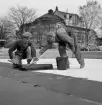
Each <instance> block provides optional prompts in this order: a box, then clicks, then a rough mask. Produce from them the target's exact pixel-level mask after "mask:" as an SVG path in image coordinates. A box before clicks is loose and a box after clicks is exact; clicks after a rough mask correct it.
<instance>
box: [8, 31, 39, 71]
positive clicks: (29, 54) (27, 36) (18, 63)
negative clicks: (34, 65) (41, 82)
mask: <svg viewBox="0 0 102 105" xmlns="http://www.w3.org/2000/svg"><path fill="white" fill-rule="evenodd" d="M31 38H32V34H31V33H30V32H25V33H23V35H22V39H19V40H17V41H15V42H14V43H13V44H12V46H11V47H10V48H9V50H8V53H9V57H10V59H11V60H12V63H13V68H17V69H19V70H22V71H25V70H26V68H23V66H22V59H27V64H28V65H29V64H30V62H31V61H32V60H35V61H36V60H38V58H37V57H36V50H35V48H34V45H33V43H32V41H31ZM14 51H15V53H14V56H15V57H14V56H13V52H14Z"/></svg>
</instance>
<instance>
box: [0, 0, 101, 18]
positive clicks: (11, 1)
mask: <svg viewBox="0 0 102 105" xmlns="http://www.w3.org/2000/svg"><path fill="white" fill-rule="evenodd" d="M86 1H87V0H0V17H3V16H6V15H7V13H8V10H9V8H11V7H13V6H17V5H21V6H26V7H28V8H34V9H36V13H37V16H38V17H39V16H41V15H43V14H45V13H47V12H48V10H49V9H52V10H55V7H56V6H58V9H59V10H60V11H63V12H66V11H67V10H68V12H69V13H77V14H78V13H79V12H78V8H79V6H83V5H85V4H86ZM97 1H98V2H99V3H100V4H101V6H102V0H97Z"/></svg>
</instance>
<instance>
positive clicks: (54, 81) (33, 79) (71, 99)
mask: <svg viewBox="0 0 102 105" xmlns="http://www.w3.org/2000/svg"><path fill="white" fill-rule="evenodd" d="M7 51H8V49H2V51H1V52H0V97H1V98H0V105H102V64H101V63H102V59H85V63H86V66H85V68H83V69H79V67H80V65H79V64H78V62H77V61H76V59H75V58H70V59H69V61H70V69H68V70H57V66H56V60H55V59H53V58H55V56H56V57H57V56H58V53H56V54H52V53H50V54H49V55H48V53H49V52H46V53H45V55H43V56H42V57H41V59H40V60H39V61H38V62H37V63H38V64H53V67H54V69H53V70H29V71H27V72H22V71H19V70H16V69H12V64H11V63H10V62H8V58H9V57H8V55H7ZM46 54H47V56H46ZM53 55H54V56H53ZM45 56H46V59H43V58H45ZM48 58H50V59H48ZM25 63H26V61H25V60H23V64H25Z"/></svg>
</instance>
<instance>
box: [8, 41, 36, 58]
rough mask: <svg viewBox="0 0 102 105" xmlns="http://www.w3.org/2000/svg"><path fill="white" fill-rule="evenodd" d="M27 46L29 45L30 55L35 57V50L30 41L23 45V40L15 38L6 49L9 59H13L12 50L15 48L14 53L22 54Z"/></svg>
mask: <svg viewBox="0 0 102 105" xmlns="http://www.w3.org/2000/svg"><path fill="white" fill-rule="evenodd" d="M28 46H31V54H32V57H35V56H36V50H35V48H34V45H33V43H32V42H30V41H29V42H28V44H27V45H24V42H23V40H17V41H15V42H13V44H12V46H11V47H10V48H9V50H8V53H9V57H10V59H13V51H15V50H16V52H15V54H16V55H20V56H23V54H25V52H26V50H27V48H28Z"/></svg>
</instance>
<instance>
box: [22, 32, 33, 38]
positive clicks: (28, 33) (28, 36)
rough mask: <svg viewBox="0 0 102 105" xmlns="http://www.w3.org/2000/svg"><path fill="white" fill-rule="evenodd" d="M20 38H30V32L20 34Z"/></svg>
mask: <svg viewBox="0 0 102 105" xmlns="http://www.w3.org/2000/svg"><path fill="white" fill-rule="evenodd" d="M22 37H23V38H31V37H32V34H31V33H30V32H24V33H23V34H22Z"/></svg>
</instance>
